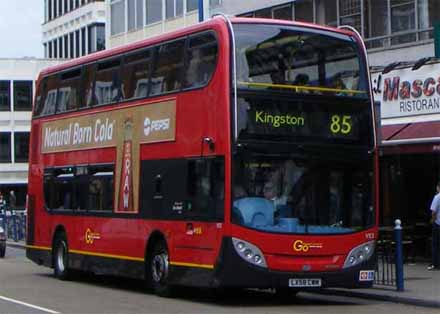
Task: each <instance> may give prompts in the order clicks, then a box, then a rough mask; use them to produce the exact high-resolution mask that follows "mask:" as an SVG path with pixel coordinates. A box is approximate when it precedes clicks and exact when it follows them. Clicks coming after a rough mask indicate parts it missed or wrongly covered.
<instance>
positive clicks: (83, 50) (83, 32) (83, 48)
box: [81, 27, 87, 56]
mask: <svg viewBox="0 0 440 314" xmlns="http://www.w3.org/2000/svg"><path fill="white" fill-rule="evenodd" d="M86 54H87V53H86V28H85V27H83V28H81V56H85V55H86Z"/></svg>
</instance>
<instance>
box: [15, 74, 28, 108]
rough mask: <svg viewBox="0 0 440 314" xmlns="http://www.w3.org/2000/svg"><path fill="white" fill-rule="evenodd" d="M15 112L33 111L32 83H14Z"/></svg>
mask: <svg viewBox="0 0 440 314" xmlns="http://www.w3.org/2000/svg"><path fill="white" fill-rule="evenodd" d="M14 111H32V81H14Z"/></svg>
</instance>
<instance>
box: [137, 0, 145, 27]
mask: <svg viewBox="0 0 440 314" xmlns="http://www.w3.org/2000/svg"><path fill="white" fill-rule="evenodd" d="M136 26H137V28H142V27H143V26H144V0H136Z"/></svg>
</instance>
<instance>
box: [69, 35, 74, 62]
mask: <svg viewBox="0 0 440 314" xmlns="http://www.w3.org/2000/svg"><path fill="white" fill-rule="evenodd" d="M69 45H70V49H69V50H70V55H69V56H70V58H75V53H74V50H75V49H74V47H75V44H74V40H73V32H72V33H70V34H69Z"/></svg>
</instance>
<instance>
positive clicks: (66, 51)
mask: <svg viewBox="0 0 440 314" xmlns="http://www.w3.org/2000/svg"><path fill="white" fill-rule="evenodd" d="M63 41H64V58H69V45H68V44H69V41H68V40H67V35H64V40H63Z"/></svg>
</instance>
